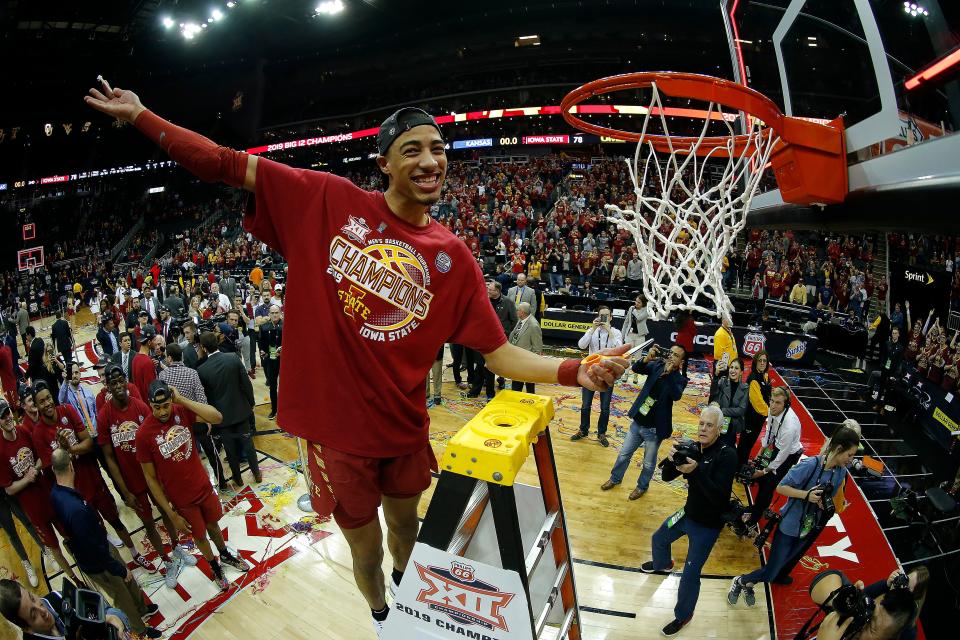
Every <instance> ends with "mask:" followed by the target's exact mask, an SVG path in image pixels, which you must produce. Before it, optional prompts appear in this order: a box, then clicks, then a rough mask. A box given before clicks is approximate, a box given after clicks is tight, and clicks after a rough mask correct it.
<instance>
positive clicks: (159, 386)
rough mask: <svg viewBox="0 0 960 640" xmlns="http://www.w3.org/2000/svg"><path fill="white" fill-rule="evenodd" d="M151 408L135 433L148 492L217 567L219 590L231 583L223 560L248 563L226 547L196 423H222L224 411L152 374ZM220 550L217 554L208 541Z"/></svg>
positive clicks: (241, 566) (244, 569) (241, 568)
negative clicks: (191, 397) (195, 428)
mask: <svg viewBox="0 0 960 640" xmlns="http://www.w3.org/2000/svg"><path fill="white" fill-rule="evenodd" d="M147 398H148V399H149V401H150V410H151V413H150V415H149V416H148V417H147V419H146V420H144V421H143V424H142V425H140V428H139V429H137V435H136V439H135V442H136V450H137V453H136V456H137V460H138V461H139V462H140V466H141V468H142V469H143V475H144V478H145V479H146V482H147V486H148V487H149V489H150V493H151V494H152V495H153V497H154V500H155V501H156V504H158V505H160V506H161V507H162V509H163V511H164V513H165V514H166V516H167V517H168V518H169V519H170V521H171V522H173V525H174V526H175V527H176V529H177V530H178V531H186V532H188V533H190V534H192V535H193V540H194V542H195V543H196V545H197V548H198V549H200V553H202V554H203V557H204V559H205V560H206V561H207V563H208V564H209V565H210V568H211V569H212V571H213V576H214V581H215V582H216V583H217V586H218V587H220V590H221V591H226V590H227V589H229V588H230V582H229V581H228V580H227V578H226V576H225V575H224V573H223V567H221V566H220V562H223V563H224V564H226V565H229V566H231V567H233V568H234V569H236V570H237V571H240V572H243V573H245V572H247V571H248V570H249V569H250V567H249V565H248V564H247V562H246V561H245V560H243V559H242V558H240V557H239V556H238V555H234V554H233V553H231V552H230V551H229V550H228V549H227V545H226V543H225V542H224V540H223V533H222V532H221V531H220V525H219V521H220V518H221V517H222V516H223V510H222V509H221V508H220V500H219V499H218V498H217V495H216V494H215V493H214V492H213V485H211V484H210V477H209V476H208V475H207V471H206V469H204V467H203V464H202V463H201V462H200V454H199V453H198V451H197V441H196V439H195V438H194V437H193V424H194V423H195V422H197V421H198V420H200V421H202V422H207V423H209V424H220V421H221V420H223V416H222V415H220V412H219V411H217V410H216V409H215V408H214V407H212V406H210V405H208V404H200V403H199V402H194V401H193V400H188V399H187V398H184V397H183V396H181V395H180V394H179V393H178V392H177V390H176V389H175V388H172V387H170V386H168V385H167V383H166V382H164V381H163V380H154V381H153V382H152V383H151V384H150V388H149V389H148V393H147ZM207 536H209V539H210V540H212V541H213V544H214V545H215V546H216V547H217V551H218V552H219V553H220V557H219V560H218V559H217V558H215V557H214V555H213V549H211V548H210V542H209V541H208V539H207Z"/></svg>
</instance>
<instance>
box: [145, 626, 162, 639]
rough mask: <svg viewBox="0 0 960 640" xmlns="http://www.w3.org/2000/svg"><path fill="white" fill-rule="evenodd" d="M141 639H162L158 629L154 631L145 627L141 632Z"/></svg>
mask: <svg viewBox="0 0 960 640" xmlns="http://www.w3.org/2000/svg"><path fill="white" fill-rule="evenodd" d="M143 637H144V638H162V637H163V631H160V629H155V628H153V627H147V628H146V629H144V630H143Z"/></svg>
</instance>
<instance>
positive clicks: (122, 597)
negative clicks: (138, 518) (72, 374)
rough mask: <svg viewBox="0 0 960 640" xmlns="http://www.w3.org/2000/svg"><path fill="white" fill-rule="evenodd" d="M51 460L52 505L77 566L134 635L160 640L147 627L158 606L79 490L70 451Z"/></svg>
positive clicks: (56, 454) (56, 455)
mask: <svg viewBox="0 0 960 640" xmlns="http://www.w3.org/2000/svg"><path fill="white" fill-rule="evenodd" d="M51 459H52V462H51V468H52V469H53V474H54V477H55V478H56V481H57V484H56V485H54V487H53V489H52V490H51V492H50V502H51V503H52V504H53V511H54V513H56V516H57V519H58V520H59V521H60V522H61V523H63V528H64V530H65V532H66V534H67V536H68V538H69V539H68V540H67V546H68V548H69V549H70V552H71V553H72V554H73V557H74V558H76V560H77V567H78V568H79V569H80V571H82V572H83V574H84V575H85V576H87V577H88V578H89V579H90V580H91V581H93V583H94V584H96V585H97V586H98V587H100V589H102V590H103V592H104V593H105V594H106V595H107V597H108V598H109V599H110V601H111V602H113V604H114V605H115V606H116V607H117V608H118V609H120V610H121V611H122V612H124V613H125V614H127V617H128V618H129V621H128V622H127V625H128V626H129V627H130V629H131V630H132V631H133V632H134V633H138V634H140V635H143V636H146V637H148V638H159V637H161V636H162V635H163V634H161V633H160V631H158V630H157V629H154V628H153V627H148V626H146V624H144V623H145V622H146V620H147V619H149V618H150V616H152V615H153V614H155V613H156V612H157V611H158V610H159V607H157V605H155V604H153V605H149V606H148V605H147V603H146V596H144V593H143V589H141V588H140V584H139V583H138V582H137V580H136V578H134V576H133V573H132V572H131V571H130V569H128V568H127V565H126V563H124V562H123V560H121V559H120V554H118V553H117V550H116V549H115V548H114V547H113V545H111V544H110V543H109V542H108V541H107V531H106V529H104V528H103V522H102V521H101V520H100V517H99V515H98V514H97V512H96V511H95V510H94V509H92V508H91V507H90V506H89V505H88V504H87V503H86V501H85V500H84V498H83V496H82V495H81V494H80V493H79V492H78V491H77V490H76V488H75V484H76V483H75V480H76V473H75V471H74V467H73V461H72V459H71V455H70V452H69V451H67V450H66V449H65V448H59V449H56V450H55V451H54V452H53V454H52V456H51ZM155 571H156V569H154V572H155Z"/></svg>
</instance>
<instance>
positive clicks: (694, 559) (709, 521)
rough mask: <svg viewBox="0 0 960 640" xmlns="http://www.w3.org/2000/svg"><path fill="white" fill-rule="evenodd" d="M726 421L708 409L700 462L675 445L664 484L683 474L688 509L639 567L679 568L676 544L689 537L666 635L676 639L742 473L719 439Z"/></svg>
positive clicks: (669, 522)
mask: <svg viewBox="0 0 960 640" xmlns="http://www.w3.org/2000/svg"><path fill="white" fill-rule="evenodd" d="M722 419H723V412H722V411H720V409H719V407H716V406H713V405H710V406H708V407H706V408H705V409H704V410H703V411H701V412H700V424H699V426H698V428H697V443H696V448H697V449H699V451H698V452H697V455H696V456H695V458H696V459H691V457H690V456H691V455H693V454H692V453H691V454H687V455H683V454H680V455H678V452H677V444H679V443H675V444H674V445H673V446H671V447H670V453H669V455H668V457H667V459H666V460H664V461H663V462H662V463H661V465H660V466H661V468H662V469H663V480H664V481H665V482H670V481H671V480H673V479H674V478H676V477H678V476H680V475H681V474H682V475H683V476H684V477H685V478H686V480H687V483H688V486H689V489H688V492H687V501H686V503H685V504H684V505H683V508H682V509H680V510H678V511H677V512H676V513H674V514H673V515H671V516H668V517H667V519H666V520H664V521H663V524H661V525H660V528H659V529H657V531H656V532H655V533H654V534H653V540H652V544H651V546H652V548H653V560H648V561H647V562H644V563H643V564H642V565H640V570H641V571H643V572H645V573H653V572H656V571H670V569H672V568H673V564H674V563H673V559H672V557H671V546H672V545H673V543H674V542H675V541H677V540H679V539H680V538H682V537H683V536H687V541H688V551H687V559H686V562H684V564H683V573H682V574H681V575H680V588H679V589H678V594H677V605H676V607H674V609H673V615H674V619H673V620H672V621H671V622H669V623H668V624H667V625H666V626H665V627H663V629H662V633H663V635H665V636H672V635H676V634H677V633H678V632H679V631H680V629H682V628H683V627H684V626H685V625H686V624H687V623H688V622H690V619H691V618H692V617H693V611H694V609H695V608H696V606H697V599H698V598H699V597H700V573H701V571H702V570H703V565H704V564H705V563H706V561H707V558H708V557H709V556H710V552H711V551H712V550H713V545H714V544H716V542H717V538H718V537H719V536H720V532H721V531H722V530H723V525H724V520H723V513H724V511H726V510H727V507H728V505H729V503H730V491H731V490H732V489H733V477H734V475H735V474H736V472H737V451H736V449H735V448H734V447H731V446H730V445H728V444H727V443H725V442H724V441H722V440H720V421H721V420H722ZM678 458H679V459H678Z"/></svg>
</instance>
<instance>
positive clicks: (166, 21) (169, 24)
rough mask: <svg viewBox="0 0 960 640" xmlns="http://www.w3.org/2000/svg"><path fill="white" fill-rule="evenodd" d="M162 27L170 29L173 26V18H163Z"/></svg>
mask: <svg viewBox="0 0 960 640" xmlns="http://www.w3.org/2000/svg"><path fill="white" fill-rule="evenodd" d="M163 26H164V28H166V29H169V28H170V27H172V26H173V18H171V17H170V16H167V17H165V18H164V19H163Z"/></svg>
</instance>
